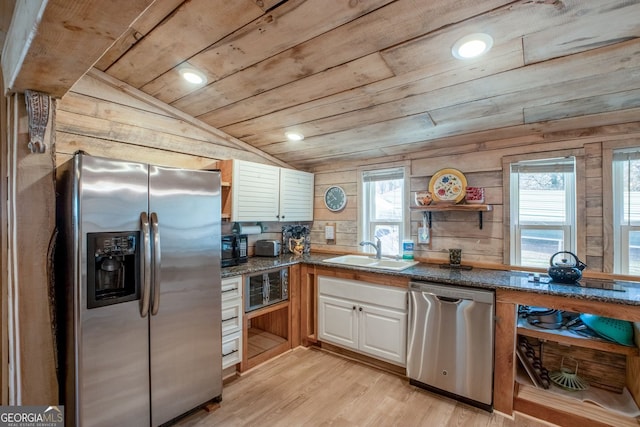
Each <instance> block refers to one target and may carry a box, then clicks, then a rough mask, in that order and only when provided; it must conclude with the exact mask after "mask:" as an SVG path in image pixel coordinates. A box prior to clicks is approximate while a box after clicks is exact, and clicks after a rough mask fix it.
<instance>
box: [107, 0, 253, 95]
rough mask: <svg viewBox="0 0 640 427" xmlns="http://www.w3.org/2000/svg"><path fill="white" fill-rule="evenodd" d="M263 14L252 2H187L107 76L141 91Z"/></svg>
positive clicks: (112, 67)
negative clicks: (152, 81)
mask: <svg viewBox="0 0 640 427" xmlns="http://www.w3.org/2000/svg"><path fill="white" fill-rule="evenodd" d="M187 6H188V7H187ZM214 11H215V12H214ZM262 14H263V12H262V10H261V9H260V8H259V7H258V6H256V4H255V2H254V1H251V0H238V1H233V2H228V1H225V0H215V1H212V0H192V1H188V2H185V3H184V4H183V5H182V6H180V7H179V8H178V9H176V10H175V11H174V12H173V13H172V14H171V15H170V16H169V17H168V19H166V20H164V21H163V22H161V23H160V25H159V26H158V27H156V28H155V29H154V30H153V31H152V32H151V33H149V34H148V35H147V36H146V37H145V38H143V39H142V40H140V41H139V42H138V43H136V44H135V45H134V46H133V47H132V48H131V49H130V50H128V51H127V53H125V54H124V55H123V56H122V57H121V58H120V59H119V60H118V61H117V62H116V63H114V64H112V65H111V66H110V67H109V68H108V69H107V71H106V72H107V73H108V74H109V75H111V76H113V77H115V78H117V79H119V80H122V81H126V82H127V83H128V84H130V85H131V86H134V87H136V88H140V87H141V86H143V85H144V84H146V83H148V82H150V81H151V80H153V79H155V78H156V77H158V76H159V75H161V74H162V73H164V72H165V71H167V70H169V69H171V68H173V67H174V66H176V65H178V63H179V60H178V58H181V57H184V56H185V55H186V57H191V56H192V55H195V54H196V53H198V52H200V51H202V50H203V49H206V48H207V47H208V46H210V45H211V44H212V43H214V42H216V41H218V40H220V39H221V38H223V37H224V36H226V35H227V34H229V33H231V32H233V31H234V29H235V28H237V26H242V25H246V24H248V23H249V22H251V21H253V20H254V19H256V18H257V17H259V16H260V15H262ZM203 18H204V19H203ZM176 34H180V37H176ZM160 48H161V50H160Z"/></svg>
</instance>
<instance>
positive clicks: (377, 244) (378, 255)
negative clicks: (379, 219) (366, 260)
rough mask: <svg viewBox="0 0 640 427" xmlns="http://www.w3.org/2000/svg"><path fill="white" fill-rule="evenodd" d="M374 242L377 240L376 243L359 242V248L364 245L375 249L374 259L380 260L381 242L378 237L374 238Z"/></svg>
mask: <svg viewBox="0 0 640 427" xmlns="http://www.w3.org/2000/svg"><path fill="white" fill-rule="evenodd" d="M376 240H377V242H376V243H373V242H366V241H362V242H360V246H366V245H371V246H373V247H374V248H376V259H382V241H381V240H380V238H378V237H376Z"/></svg>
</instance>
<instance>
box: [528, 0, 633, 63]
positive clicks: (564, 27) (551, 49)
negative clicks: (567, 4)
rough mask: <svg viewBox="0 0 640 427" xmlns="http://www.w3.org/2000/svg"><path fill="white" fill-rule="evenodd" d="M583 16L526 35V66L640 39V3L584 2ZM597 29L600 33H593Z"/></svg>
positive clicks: (579, 15)
mask: <svg viewBox="0 0 640 427" xmlns="http://www.w3.org/2000/svg"><path fill="white" fill-rule="evenodd" d="M582 3H583V5H582V8H581V10H583V11H584V13H582V14H576V16H574V17H573V19H571V20H570V21H568V22H562V23H558V25H555V26H552V27H549V28H547V29H546V30H545V31H542V32H537V33H533V34H527V35H525V36H524V38H523V45H524V47H525V49H524V52H525V63H526V64H531V63H534V62H540V61H545V60H547V59H550V58H558V57H561V56H566V55H571V54H574V53H578V52H584V51H586V50H590V49H594V48H598V47H602V46H608V45H612V44H616V43H620V42H622V41H625V40H629V39H633V38H638V37H640V7H639V5H638V2H637V1H628V2H620V1H612V0H609V1H606V2H598V4H597V5H595V6H594V5H593V4H590V3H589V4H585V3H584V2H582ZM594 29H597V31H594Z"/></svg>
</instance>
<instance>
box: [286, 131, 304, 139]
mask: <svg viewBox="0 0 640 427" xmlns="http://www.w3.org/2000/svg"><path fill="white" fill-rule="evenodd" d="M284 136H286V137H287V139H288V140H289V141H302V140H303V139H304V135H303V134H301V133H300V132H285V134H284Z"/></svg>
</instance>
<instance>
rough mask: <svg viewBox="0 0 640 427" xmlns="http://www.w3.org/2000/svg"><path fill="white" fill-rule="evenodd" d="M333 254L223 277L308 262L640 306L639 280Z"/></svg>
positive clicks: (285, 259)
mask: <svg viewBox="0 0 640 427" xmlns="http://www.w3.org/2000/svg"><path fill="white" fill-rule="evenodd" d="M333 256H335V255H331V254H311V255H305V256H303V257H296V256H293V255H281V256H280V257H276V258H267V257H252V258H249V262H247V263H246V264H241V265H239V266H235V267H225V268H223V269H222V277H223V278H225V277H232V276H238V275H241V274H247V273H254V272H258V271H265V270H269V269H272V268H278V267H285V266H289V265H294V264H299V263H306V264H312V265H322V266H325V267H329V266H335V267H336V268H342V269H347V270H358V271H374V272H378V273H381V274H387V275H391V276H400V277H406V278H408V279H410V280H422V281H433V282H439V283H445V284H451V285H460V286H469V287H473V288H485V289H512V290H516V291H524V292H534V293H540V294H548V295H556V296H566V297H572V298H577V299H588V300H594V301H603V302H611V303H614V304H624V305H635V306H640V282H623V281H615V282H606V281H603V280H596V279H593V280H592V281H595V282H606V283H615V284H616V285H617V287H618V288H619V289H622V291H620V290H617V291H614V290H607V289H594V288H585V287H581V286H577V285H563V284H556V283H540V282H538V283H535V282H530V281H529V273H527V272H525V271H503V270H486V269H481V268H473V269H472V270H457V269H449V268H441V267H440V265H438V264H427V263H419V264H417V265H415V266H413V267H409V268H407V269H405V270H402V271H393V270H381V269H373V268H367V267H355V266H349V265H342V264H331V263H328V262H324V261H323V260H324V259H327V258H331V257H333ZM585 280H586V281H589V280H590V279H583V281H585Z"/></svg>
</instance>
